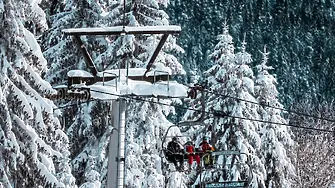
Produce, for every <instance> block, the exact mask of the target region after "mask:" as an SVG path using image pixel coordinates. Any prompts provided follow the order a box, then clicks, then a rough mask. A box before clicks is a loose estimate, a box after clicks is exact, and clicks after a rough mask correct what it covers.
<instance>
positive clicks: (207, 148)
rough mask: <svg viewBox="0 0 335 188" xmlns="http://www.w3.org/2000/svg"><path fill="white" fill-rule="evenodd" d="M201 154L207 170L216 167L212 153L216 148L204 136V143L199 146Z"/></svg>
mask: <svg viewBox="0 0 335 188" xmlns="http://www.w3.org/2000/svg"><path fill="white" fill-rule="evenodd" d="M199 149H200V152H201V153H202V155H201V157H202V158H203V159H204V165H205V168H209V167H210V166H213V165H214V156H213V155H212V152H213V151H214V147H213V146H212V145H211V144H209V143H208V138H207V137H206V136H204V137H203V138H202V142H201V143H200V145H199Z"/></svg>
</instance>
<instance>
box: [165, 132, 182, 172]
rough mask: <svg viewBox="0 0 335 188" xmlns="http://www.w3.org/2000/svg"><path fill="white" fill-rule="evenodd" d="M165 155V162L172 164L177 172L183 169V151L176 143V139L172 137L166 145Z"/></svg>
mask: <svg viewBox="0 0 335 188" xmlns="http://www.w3.org/2000/svg"><path fill="white" fill-rule="evenodd" d="M166 154H167V160H168V161H169V162H171V163H173V164H174V165H175V167H176V169H177V170H182V169H183V163H184V149H183V146H182V145H181V144H180V143H179V142H178V138H177V137H173V138H172V141H170V142H169V143H168V145H167V151H166ZM178 162H179V165H178Z"/></svg>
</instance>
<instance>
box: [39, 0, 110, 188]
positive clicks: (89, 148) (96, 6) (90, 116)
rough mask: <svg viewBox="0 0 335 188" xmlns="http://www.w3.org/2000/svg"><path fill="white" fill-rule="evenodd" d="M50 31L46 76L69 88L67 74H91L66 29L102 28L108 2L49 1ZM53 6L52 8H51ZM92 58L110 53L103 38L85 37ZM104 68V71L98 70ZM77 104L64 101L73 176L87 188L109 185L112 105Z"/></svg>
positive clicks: (44, 47)
mask: <svg viewBox="0 0 335 188" xmlns="http://www.w3.org/2000/svg"><path fill="white" fill-rule="evenodd" d="M44 3H45V6H44V7H45V10H46V12H47V13H48V15H47V16H48V23H49V24H50V28H51V29H50V30H49V31H48V32H47V33H46V34H45V35H44V36H43V41H44V44H43V49H44V55H45V56H46V59H47V60H48V62H49V64H50V70H49V72H48V73H47V75H46V78H47V80H48V81H50V82H51V83H52V84H55V85H58V84H67V83H66V78H67V72H68V71H69V70H72V69H83V70H87V67H86V65H85V63H84V60H83V55H82V54H81V52H80V51H79V48H78V47H77V46H76V43H75V41H73V39H72V38H71V37H65V36H64V35H63V34H62V33H61V30H62V29H66V28H80V27H97V26H101V24H102V23H100V21H101V20H102V17H103V15H104V14H105V9H106V6H107V5H108V3H109V2H108V1H90V0H84V1H72V0H65V1H52V2H49V4H48V1H45V2H44ZM48 5H49V6H48ZM81 38H82V40H83V42H84V43H85V46H86V47H87V48H88V51H89V53H90V55H91V56H92V58H93V59H94V58H96V57H97V56H98V55H97V54H100V53H102V52H104V50H106V49H107V45H108V42H107V41H106V40H104V39H103V38H97V37H85V36H82V37H81ZM98 68H101V67H98ZM76 102H77V101H60V104H63V105H66V104H71V105H72V106H70V107H68V108H65V109H63V112H62V119H63V121H64V122H63V124H64V125H65V128H66V130H67V134H68V136H69V139H70V143H71V145H70V149H71V150H70V151H71V159H72V167H73V174H74V176H75V177H76V180H77V182H76V183H77V185H82V186H83V187H87V186H89V185H95V186H96V187H99V184H100V183H105V180H106V168H107V156H106V149H107V144H108V135H109V133H110V131H111V129H109V128H111V126H112V125H111V124H110V122H108V121H107V120H108V118H109V116H110V113H109V110H107V109H108V108H110V102H106V103H105V102H96V101H94V102H91V103H88V104H82V105H76Z"/></svg>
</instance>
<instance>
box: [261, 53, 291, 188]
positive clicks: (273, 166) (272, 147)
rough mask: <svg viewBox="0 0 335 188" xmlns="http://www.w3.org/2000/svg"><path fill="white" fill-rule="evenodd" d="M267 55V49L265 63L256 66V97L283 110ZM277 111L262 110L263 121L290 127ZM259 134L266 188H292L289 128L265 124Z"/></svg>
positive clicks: (270, 109) (273, 109)
mask: <svg viewBox="0 0 335 188" xmlns="http://www.w3.org/2000/svg"><path fill="white" fill-rule="evenodd" d="M268 54H269V53H268V52H267V51H266V48H265V47H264V52H262V55H263V59H262V62H261V63H260V64H259V65H257V66H256V68H257V73H258V74H257V77H256V79H255V96H256V99H257V101H258V102H259V103H260V104H261V105H267V106H269V105H270V106H274V107H276V108H283V106H282V104H280V102H279V100H278V91H277V89H276V83H277V81H276V78H275V77H274V76H272V75H271V74H270V73H269V72H268V71H269V70H271V69H272V67H269V66H267V65H266V63H267V60H268ZM276 108H271V107H266V106H262V107H260V108H259V114H260V116H261V119H262V120H264V121H269V122H274V123H284V124H285V123H287V120H285V118H283V116H282V111H281V110H279V109H276ZM259 133H260V135H261V140H262V143H261V154H262V156H263V158H262V162H263V164H265V169H266V181H265V185H266V187H269V188H272V187H282V188H284V187H291V186H292V180H293V179H294V177H295V169H294V166H293V164H292V162H291V159H290V158H289V155H288V154H289V152H290V150H292V147H293V145H294V142H293V140H292V139H291V135H290V133H289V130H288V128H287V127H286V126H281V125H275V124H271V123H263V124H262V126H261V129H260V131H259Z"/></svg>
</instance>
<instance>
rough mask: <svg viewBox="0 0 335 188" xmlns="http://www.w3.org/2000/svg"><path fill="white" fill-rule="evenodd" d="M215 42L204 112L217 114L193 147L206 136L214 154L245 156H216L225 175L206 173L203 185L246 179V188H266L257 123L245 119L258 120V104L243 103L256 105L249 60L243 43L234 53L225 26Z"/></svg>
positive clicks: (208, 74) (200, 133) (211, 117)
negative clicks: (247, 181) (229, 151)
mask: <svg viewBox="0 0 335 188" xmlns="http://www.w3.org/2000/svg"><path fill="white" fill-rule="evenodd" d="M218 40H219V42H218V44H217V45H216V46H215V49H214V52H213V53H212V54H211V58H212V59H213V61H214V66H213V67H212V68H210V69H209V70H208V71H206V72H205V75H206V81H207V88H208V89H209V91H211V92H210V93H209V94H208V96H207V97H206V110H207V111H210V112H212V113H216V114H219V115H215V116H208V118H206V119H207V120H206V121H205V125H207V128H205V129H199V132H198V135H199V136H198V139H197V143H196V144H199V142H200V141H201V137H200V136H203V135H207V136H210V137H211V143H213V144H214V145H215V146H214V147H215V148H216V151H222V150H234V151H240V152H242V153H245V154H246V155H239V156H236V158H234V157H233V156H229V155H228V156H219V157H218V158H217V164H220V165H223V166H224V167H225V170H224V171H225V172H226V173H222V172H221V173H214V174H213V173H207V172H206V171H205V172H204V173H203V178H202V182H204V181H205V182H206V181H219V180H220V181H237V180H249V185H248V186H249V187H265V180H266V171H265V167H264V164H262V161H261V158H260V153H259V151H260V147H261V137H260V135H259V133H258V130H259V129H260V124H259V123H258V122H255V121H249V120H247V119H258V118H259V115H258V113H257V105H255V104H252V103H248V102H245V101H243V100H248V101H253V102H256V99H255V98H254V97H253V95H254V93H253V92H254V82H253V71H252V69H251V68H250V67H249V65H248V64H250V63H251V61H252V59H251V56H250V54H248V53H247V52H246V51H245V44H242V50H241V52H239V53H237V54H235V52H234V50H235V49H234V45H233V39H232V37H231V36H230V35H229V33H228V27H227V26H226V25H225V26H224V28H223V34H221V35H219V36H218ZM225 95H228V96H231V97H237V98H240V99H243V100H236V99H234V98H231V97H225ZM225 115H226V116H225ZM234 117H235V118H234ZM185 118H188V117H185ZM209 131H211V132H209ZM225 164H229V165H225ZM220 174H221V175H220ZM197 181H199V180H197Z"/></svg>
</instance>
